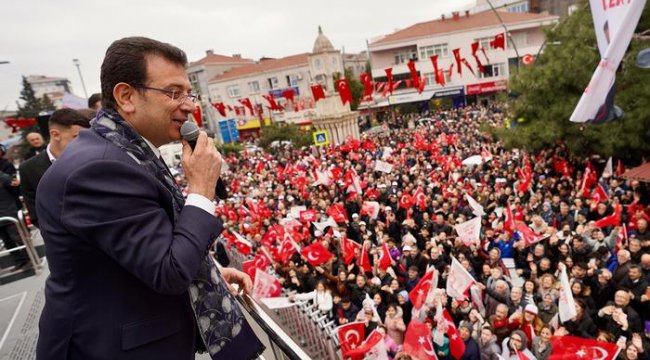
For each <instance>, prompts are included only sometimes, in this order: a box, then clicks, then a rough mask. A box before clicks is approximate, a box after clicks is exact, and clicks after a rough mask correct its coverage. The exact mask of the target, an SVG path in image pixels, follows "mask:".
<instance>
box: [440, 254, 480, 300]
mask: <svg viewBox="0 0 650 360" xmlns="http://www.w3.org/2000/svg"><path fill="white" fill-rule="evenodd" d="M475 283H476V280H474V278H473V277H472V275H471V274H470V273H469V272H468V271H467V269H465V268H464V267H463V265H462V264H461V263H460V262H459V261H458V260H456V258H455V257H453V256H452V257H451V266H450V267H449V276H447V289H446V290H447V295H449V296H451V297H453V298H454V299H457V300H462V299H467V296H465V293H466V292H467V290H469V288H470V286H472V284H475Z"/></svg>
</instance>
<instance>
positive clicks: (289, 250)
mask: <svg viewBox="0 0 650 360" xmlns="http://www.w3.org/2000/svg"><path fill="white" fill-rule="evenodd" d="M295 252H296V246H295V243H294V242H293V241H292V240H291V239H290V238H289V237H286V238H285V239H284V240H283V241H282V243H281V244H280V249H279V250H278V257H277V258H276V260H278V261H279V262H287V260H289V258H290V257H291V255H293V253H295Z"/></svg>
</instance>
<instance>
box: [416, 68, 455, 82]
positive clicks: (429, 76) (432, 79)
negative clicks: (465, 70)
mask: <svg viewBox="0 0 650 360" xmlns="http://www.w3.org/2000/svg"><path fill="white" fill-rule="evenodd" d="M442 73H443V74H445V83H449V82H451V77H449V72H448V71H447V70H442ZM422 75H423V76H424V85H425V86H431V85H437V83H436V78H435V76H434V74H433V73H432V72H430V73H425V74H422Z"/></svg>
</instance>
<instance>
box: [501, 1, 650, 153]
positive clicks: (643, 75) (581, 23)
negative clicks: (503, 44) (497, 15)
mask: <svg viewBox="0 0 650 360" xmlns="http://www.w3.org/2000/svg"><path fill="white" fill-rule="evenodd" d="M649 26H650V8H648V7H646V8H645V9H644V12H643V14H642V17H641V21H640V22H639V26H638V27H637V32H640V31H643V30H645V29H648V27H649ZM648 46H650V41H648V39H644V38H642V37H638V36H637V37H635V38H634V39H633V40H632V43H631V45H630V48H629V49H628V51H627V53H626V55H625V58H624V60H623V63H622V65H621V67H620V68H619V71H618V73H617V76H616V98H615V103H616V104H617V105H618V106H620V107H621V108H622V109H623V111H624V112H625V115H624V116H623V117H622V118H620V119H616V120H614V121H611V122H609V123H607V124H602V125H590V124H576V123H572V122H570V121H569V117H570V116H571V114H572V112H573V109H574V108H575V106H576V105H577V103H578V100H579V99H580V96H581V95H582V92H583V91H584V89H585V87H586V86H587V84H588V83H589V80H590V79H591V76H592V74H593V71H594V70H595V69H596V66H597V65H598V62H599V61H600V54H599V52H598V46H597V43H596V35H595V33H594V27H593V22H592V16H591V11H590V9H589V6H588V4H587V2H586V1H584V2H581V4H580V6H579V9H578V10H577V11H576V12H574V13H573V15H571V16H569V17H567V18H566V19H564V20H563V21H562V22H561V23H559V24H558V25H557V26H556V27H554V28H553V29H549V30H547V31H546V46H545V48H544V50H543V53H542V54H541V55H540V56H539V58H538V59H537V61H536V63H535V64H534V65H532V66H524V67H522V69H521V71H520V72H518V73H517V74H516V75H514V76H513V77H512V78H511V81H510V89H511V91H512V92H513V93H514V94H515V95H516V98H515V99H514V100H511V101H510V103H509V108H510V110H509V115H510V116H511V118H513V119H516V120H513V123H515V122H516V124H517V126H516V127H514V128H513V129H500V130H497V131H496V134H497V135H498V136H500V137H501V138H502V139H503V140H504V142H505V143H506V145H507V146H513V147H521V148H527V149H532V150H535V149H541V148H547V147H550V146H553V145H554V144H555V143H556V142H557V141H558V140H562V141H564V142H566V144H567V146H568V147H569V149H570V150H571V151H572V152H573V153H575V154H579V155H580V154H591V153H598V154H602V155H606V156H607V155H618V156H622V155H623V154H625V155H626V156H631V157H636V158H640V157H641V156H643V154H648V153H650V142H648V141H647V139H650V127H649V126H648V124H649V123H650V102H648V101H647V99H648V98H650V70H643V69H639V68H637V67H636V66H635V64H634V62H635V58H636V56H637V54H638V52H639V50H641V49H644V48H647V47H648Z"/></svg>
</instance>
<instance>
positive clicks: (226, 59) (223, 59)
mask: <svg viewBox="0 0 650 360" xmlns="http://www.w3.org/2000/svg"><path fill="white" fill-rule="evenodd" d="M253 62H254V61H253V60H251V59H242V58H236V57H231V56H225V55H219V54H211V55H206V56H205V57H203V58H202V59H199V60H197V61H195V62H193V63H191V64H190V66H193V65H206V64H249V63H253Z"/></svg>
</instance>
